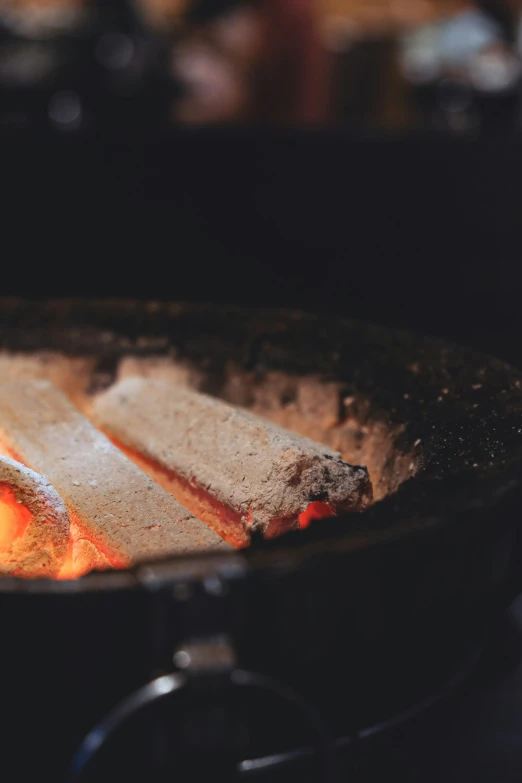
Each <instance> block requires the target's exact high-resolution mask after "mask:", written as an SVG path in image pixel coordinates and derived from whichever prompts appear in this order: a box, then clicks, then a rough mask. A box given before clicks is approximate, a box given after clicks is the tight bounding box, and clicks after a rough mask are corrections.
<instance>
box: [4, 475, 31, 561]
mask: <svg viewBox="0 0 522 783" xmlns="http://www.w3.org/2000/svg"><path fill="white" fill-rule="evenodd" d="M32 516H33V515H32V514H31V512H30V511H29V509H28V508H26V507H25V506H24V505H23V504H22V503H19V502H18V500H17V499H16V496H15V493H14V492H13V490H12V489H11V487H8V486H6V485H1V484H0V552H7V551H8V550H9V549H10V547H11V546H12V544H13V542H14V541H15V539H17V538H20V537H21V536H23V534H24V533H25V530H26V528H27V525H28V524H29V522H30V521H31V519H32Z"/></svg>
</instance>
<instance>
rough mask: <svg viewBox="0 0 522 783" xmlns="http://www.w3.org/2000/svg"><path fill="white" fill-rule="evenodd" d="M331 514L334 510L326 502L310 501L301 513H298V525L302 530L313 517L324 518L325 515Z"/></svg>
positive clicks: (331, 515) (333, 514)
mask: <svg viewBox="0 0 522 783" xmlns="http://www.w3.org/2000/svg"><path fill="white" fill-rule="evenodd" d="M333 516H335V512H334V510H333V508H332V507H331V506H330V505H329V504H328V503H321V502H320V501H318V500H315V501H314V502H313V503H310V505H309V506H308V508H307V509H306V510H305V511H303V513H302V514H299V527H300V528H301V530H304V528H305V527H308V525H309V524H310V522H312V521H313V520H314V519H324V518H325V517H333Z"/></svg>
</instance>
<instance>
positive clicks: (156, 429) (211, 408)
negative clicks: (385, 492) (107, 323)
mask: <svg viewBox="0 0 522 783" xmlns="http://www.w3.org/2000/svg"><path fill="white" fill-rule="evenodd" d="M91 415H92V417H93V420H94V421H95V423H96V424H97V425H98V426H99V427H100V428H101V429H102V430H104V431H105V432H106V433H107V435H108V436H109V437H110V438H111V439H112V440H113V441H114V442H115V443H116V444H117V445H119V446H120V448H122V449H123V450H125V453H127V454H128V456H129V457H130V458H131V459H133V460H134V461H135V462H136V463H137V464H138V465H139V466H140V467H141V468H143V470H145V471H147V472H148V473H149V475H151V476H152V477H153V478H154V479H155V480H156V481H158V483H160V484H161V485H162V486H163V487H164V488H165V489H167V490H169V491H170V492H172V494H173V495H174V496H175V497H176V498H177V499H178V500H179V502H180V503H182V504H183V505H184V506H186V507H187V508H189V509H190V510H191V511H192V512H193V513H194V514H195V515H196V516H197V517H199V518H200V519H202V520H203V521H204V522H206V523H207V524H208V525H210V526H211V527H212V528H213V529H214V530H216V531H217V532H218V533H219V535H221V536H222V537H223V538H224V539H225V540H226V541H228V542H230V543H231V544H232V545H234V546H238V547H241V546H246V545H247V544H248V543H249V540H250V535H251V532H252V531H257V530H260V531H262V533H263V534H264V535H265V536H266V537H273V536H277V535H279V534H280V533H283V532H284V531H286V530H288V529H292V528H295V527H298V526H299V524H301V526H303V527H304V526H306V524H308V522H309V521H310V519H311V518H316V517H321V516H331V515H332V514H335V513H339V512H341V511H346V510H356V511H359V510H361V509H363V508H365V507H366V506H368V505H369V503H370V502H371V500H372V488H371V484H370V480H369V477H368V472H367V470H366V468H362V467H352V466H351V465H348V464H347V463H345V462H343V461H342V459H341V455H340V454H339V453H338V452H335V451H332V450H331V449H329V448H327V447H326V446H322V445H320V444H319V443H315V442H314V441H311V440H308V439H307V438H303V437H301V436H299V435H296V434H295V433H293V432H290V431H289V430H285V429H283V428H281V427H278V426H277V425H275V424H272V423H271V422H268V421H266V420H264V419H262V418H260V417H258V416H256V415H254V414H252V413H250V412H248V411H246V410H243V409H241V408H236V407H234V406H232V405H228V404H227V403H224V402H222V401H220V400H217V399H214V398H212V397H208V396H207V395H203V394H199V393H197V392H194V391H191V390H189V389H186V388H183V387H181V386H174V385H168V384H166V383H162V382H161V381H153V380H146V379H143V378H127V379H125V380H123V381H120V382H119V383H117V384H115V385H114V386H113V387H112V388H111V389H109V390H108V391H107V392H105V393H104V394H102V395H100V396H99V397H98V398H97V399H96V400H95V401H94V403H93V407H92V410H91Z"/></svg>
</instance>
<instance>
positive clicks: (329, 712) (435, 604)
mask: <svg viewBox="0 0 522 783" xmlns="http://www.w3.org/2000/svg"><path fill="white" fill-rule="evenodd" d="M1 305H2V306H1V309H0V348H2V349H9V350H16V351H35V350H41V349H44V348H45V349H50V350H61V351H64V352H66V353H69V354H71V355H78V354H85V353H96V355H97V356H98V357H99V366H98V370H99V373H100V377H101V376H102V375H103V376H104V377H109V378H110V377H111V374H112V373H113V372H114V370H115V368H116V365H117V362H118V361H119V359H120V358H121V356H123V355H125V354H129V353H131V354H140V355H148V354H155V355H157V354H163V353H165V354H167V353H172V352H173V351H175V353H176V355H177V356H178V358H179V359H180V360H181V361H183V362H185V364H186V365H188V366H191V367H193V368H199V369H200V370H201V371H202V372H203V373H204V378H205V381H204V389H206V390H207V391H209V392H211V393H213V394H217V395H225V387H226V382H227V378H226V373H225V368H226V367H227V366H230V364H231V363H232V364H233V365H234V366H235V367H236V368H240V370H242V371H244V372H245V373H249V374H250V376H251V377H253V378H255V379H258V380H261V379H263V377H266V375H267V374H268V373H270V372H272V373H273V372H284V373H286V374H288V375H289V376H300V377H302V376H314V377H319V378H320V379H322V380H323V381H324V382H325V383H326V382H336V383H339V384H340V388H341V389H342V396H343V399H344V398H345V397H353V398H355V399H356V400H357V404H358V405H359V417H360V418H361V420H362V421H363V425H364V422H366V424H367V425H368V426H371V425H374V424H375V423H378V424H379V425H382V426H383V427H386V428H387V431H389V432H390V433H392V435H391V436H390V438H391V443H392V447H393V448H392V450H391V451H390V458H389V460H388V463H387V465H385V467H384V469H383V470H384V472H386V471H388V473H387V475H388V478H390V476H392V477H393V472H394V470H398V468H397V465H399V464H401V465H404V464H405V463H404V460H403V461H402V462H401V459H402V458H403V457H404V458H405V459H406V458H407V460H411V466H412V467H411V477H410V478H406V480H404V481H403V482H402V483H401V484H400V486H399V487H398V489H397V490H396V491H395V492H394V493H393V494H391V495H390V496H388V497H384V498H383V499H382V500H380V501H379V502H378V503H376V504H375V505H374V506H373V507H372V508H371V509H370V510H369V511H368V512H365V513H364V514H352V515H346V516H345V517H342V518H338V519H334V520H325V521H324V520H323V521H321V522H320V523H317V524H314V525H312V526H311V527H310V528H309V529H308V530H306V531H300V532H296V533H292V534H288V535H286V536H284V537H283V538H281V539H279V540H276V541H271V542H264V541H262V542H260V541H256V542H254V544H253V546H252V547H251V548H250V549H249V550H246V551H243V552H241V553H238V554H235V555H231V556H202V557H199V558H190V559H184V558H171V559H168V560H166V561H164V562H160V563H155V564H150V566H140V567H139V568H136V569H134V570H133V571H129V572H110V573H109V572H107V573H103V574H94V575H90V576H87V577H84V578H83V579H80V580H78V581H76V582H47V581H27V580H18V581H17V580H11V579H9V580H5V581H3V582H2V583H1V584H0V617H1V627H2V633H3V636H2V645H1V647H0V665H1V666H2V671H3V672H4V675H5V678H6V681H5V684H4V689H3V699H4V709H5V710H6V714H8V715H9V716H10V721H9V725H8V729H7V732H8V733H7V735H6V734H5V733H4V742H5V748H6V755H7V756H9V757H10V760H11V761H13V762H14V761H17V763H18V765H19V769H20V776H21V779H24V774H26V775H28V774H32V773H33V772H34V770H35V769H36V768H39V769H40V770H42V769H45V770H46V771H50V772H52V774H53V775H54V779H55V780H58V779H61V777H63V775H64V774H65V769H66V767H67V765H68V764H69V762H70V760H71V758H72V756H73V754H74V751H75V749H76V748H77V747H78V746H79V744H80V742H81V740H82V738H83V737H84V736H85V735H87V734H88V732H89V731H90V730H91V729H92V728H93V727H94V726H95V725H96V724H97V723H98V722H99V721H101V720H103V718H104V716H106V715H107V714H109V713H110V712H111V710H113V709H114V707H115V705H117V704H120V703H121V702H122V700H126V699H127V700H129V699H130V702H125V703H126V704H127V707H128V705H129V704H130V705H131V707H132V705H134V707H136V705H138V706H139V705H140V704H141V705H142V706H143V704H145V702H147V698H149V697H150V696H151V693H153V691H150V690H149V691H147V692H146V693H145V691H143V690H140V689H143V688H144V686H147V683H149V682H150V681H152V680H153V679H154V678H155V677H160V676H164V677H167V678H168V677H170V678H171V679H170V680H168V681H167V680H164V681H162V682H163V686H164V687H165V689H166V690H165V694H167V692H168V693H170V692H171V691H169V690H168V689H169V687H170V688H171V689H172V692H173V691H175V690H177V686H176V687H174V686H175V683H176V682H178V681H177V680H175V678H176V677H178V678H179V677H181V674H180V671H181V670H183V668H184V666H185V667H186V665H187V661H189V662H190V660H191V656H190V654H189V652H187V650H189V651H190V650H192V653H193V655H192V660H193V661H199V664H198V665H197V666H193V667H192V670H190V667H189V671H188V673H187V672H185V674H183V677H187V678H188V681H190V683H191V684H192V686H191V687H193V688H196V690H197V692H198V693H199V694H200V695H201V692H202V691H201V688H200V685H197V686H196V685H195V684H194V683H196V681H197V682H198V683H200V681H201V680H202V678H201V676H195V675H196V674H197V675H205V676H207V675H208V674H209V672H211V673H212V674H216V672H217V673H220V676H224V673H227V675H226V676H227V677H228V674H230V671H232V672H235V674H234V676H235V677H236V685H238V684H239V685H241V684H242V685H243V686H245V687H244V688H243V690H244V691H245V692H246V691H248V690H249V689H250V690H252V692H254V691H256V690H258V691H263V692H264V691H266V692H267V693H271V694H272V696H273V703H272V702H271V701H270V698H269V697H267V698H268V702H267V704H268V706H267V705H265V706H264V707H263V706H260V707H259V708H258V710H257V712H256V717H255V718H252V719H253V720H254V722H255V721H256V720H257V721H260V720H261V718H260V716H263V726H264V728H265V729H266V727H267V724H270V726H271V731H270V732H268V734H269V735H270V737H269V738H268V739H267V747H262V748H261V747H257V746H256V752H258V753H266V752H269V751H274V752H275V750H277V749H278V748H279V749H281V746H288V743H290V742H293V741H294V740H295V737H294V738H292V736H291V735H292V731H293V730H294V729H295V730H297V729H296V726H300V725H301V723H300V721H301V722H302V721H304V724H306V725H308V726H309V728H308V729H307V730H309V732H310V734H311V737H310V740H309V741H310V742H311V743H312V744H313V743H314V742H317V744H318V745H319V746H320V748H321V749H322V750H323V751H324V753H325V754H326V756H327V748H326V744H325V740H324V737H325V735H326V734H328V735H329V736H340V735H342V734H347V733H348V734H349V733H353V732H357V731H359V732H360V731H362V730H364V729H365V727H367V726H369V725H372V723H375V722H378V721H381V720H385V719H386V718H387V716H389V715H390V714H393V713H396V712H397V711H399V710H401V709H405V708H406V707H407V706H408V705H409V704H411V702H412V701H413V700H414V699H418V698H420V697H422V696H423V694H424V692H425V691H427V690H428V689H429V688H431V687H433V686H434V684H435V683H436V681H438V680H439V679H440V680H443V679H444V678H447V677H448V676H449V675H450V674H451V672H452V670H453V669H452V667H454V666H455V665H456V662H458V661H459V660H461V659H462V658H464V657H465V656H466V655H467V653H468V651H469V648H470V645H472V644H474V643H476V640H477V639H478V638H480V635H481V634H482V633H483V632H485V631H486V630H487V628H488V626H489V624H490V622H491V621H492V620H493V618H494V617H495V616H496V615H497V613H498V612H499V611H500V610H501V609H502V608H503V607H505V606H507V604H508V603H509V602H510V601H511V600H512V598H513V597H514V596H515V595H516V594H517V593H518V592H519V590H520V589H521V583H520V573H521V562H520V560H521V553H522V548H521V547H522V543H521V537H520V530H521V525H520V500H521V497H522V495H521V480H522V375H521V374H520V373H519V372H518V371H516V370H515V369H513V368H512V367H510V366H508V365H506V364H504V363H502V362H500V361H497V360H495V359H492V358H490V357H487V356H483V355H480V354H478V353H475V352H472V351H470V350H468V349H466V348H462V347H458V346H455V345H452V344H450V343H446V342H442V341H437V340H434V339H428V338H425V337H422V336H418V335H412V334H409V333H406V332H400V331H394V330H387V329H383V328H378V327H374V326H371V325H368V324H365V323H360V322H351V321H347V320H342V319H339V318H336V317H327V316H314V315H309V314H308V315H305V314H302V313H297V312H288V311H252V310H247V309H241V308H228V307H227V308H225V307H216V306H210V305H196V304H168V303H153V302H144V301H126V300H114V301H108V300H102V301H94V300H82V299H76V300H60V301H49V300H47V301H27V300H14V299H9V300H2V302H1ZM401 469H402V468H401ZM403 478H404V476H403ZM216 639H217V640H218V642H216ZM195 641H196V642H197V644H196V647H194V643H195ZM198 644H199V645H200V646H199V647H198V646H197V645H198ZM191 645H192V647H191ZM176 650H177V651H178V653H179V652H180V651H181V653H182V654H181V657H180V656H179V654H178V656H177V657H176ZM194 650H196V653H195V654H194ZM173 656H174V657H173ZM198 656H199V657H198ZM238 667H240V669H241V671H242V672H243V675H241V674H237V671H238ZM245 671H246V672H249V674H248V676H247V675H246V674H244V672H245ZM176 672H177V673H176ZM205 676H203V681H205V682H206V680H205ZM242 676H243V678H244V679H243V680H242V681H241V677H242ZM173 677H174V679H172V678H173ZM248 677H250V679H248ZM245 678H246V679H245ZM256 678H257V679H256ZM263 678H264V679H263ZM267 678H271V679H267ZM275 681H277V683H278V684H277V685H273V684H274V682H275ZM169 682H170V685H169V684H168V683H169ZM227 682H228V680H227ZM163 686H162V685H161V683H160V685H159V686H157V687H158V688H159V689H160V691H161V687H163ZM250 686H251V687H250ZM272 686H273V690H272V691H271V690H270V688H272ZM285 689H291V690H285ZM211 690H212V689H211ZM232 690H234V689H232ZM236 690H238V689H237V688H236ZM239 690H241V688H239ZM133 693H134V696H132V694H133ZM136 693H138V694H140V693H141V696H138V697H136ZM154 693H156V692H155V691H154ZM212 693H214V695H215V691H212ZM226 693H228V690H227V691H226ZM147 694H148V696H147ZM165 694H164V695H165ZM290 694H292V695H290ZM156 695H157V693H156ZM294 697H295V699H297V701H295V699H294ZM133 698H134V699H136V698H137V699H138V701H137V702H136V701H132V699H133ZM140 698H142V699H144V700H145V701H144V702H143V703H142V702H140ZM176 698H177V697H176ZM227 698H228V697H227ZM278 699H279V700H280V701H281V702H285V703H288V704H289V705H290V706H289V707H288V709H290V712H291V711H292V709H294V710H295V709H297V712H298V713H299V718H298V719H297V718H296V719H295V721H294V720H293V719H291V718H290V717H289V718H288V719H287V718H286V717H285V719H284V726H285V730H284V731H283V729H281V727H280V726H279V722H278V721H279V719H280V718H281V715H282V714H283V713H284V710H283V708H281V714H280V715H279V718H278V714H279V712H280V710H279V707H278ZM292 699H294V701H292ZM152 700H154V699H152ZM176 703H177V702H176ZM216 703H217V704H219V705H220V707H219V709H223V704H224V703H226V704H228V702H227V701H226V699H225V700H224V701H223V698H221V697H220V698H219V699H217V702H216ZM184 704H185V703H184ZM51 705H52V710H53V714H54V715H55V716H57V717H55V718H54V720H53V721H50V719H49V710H50V708H51ZM299 705H300V706H299ZM303 705H304V706H303ZM178 706H179V709H181V701H180V702H179V705H178ZM134 707H132V709H131V708H130V707H129V709H130V711H131V712H132V711H133V709H134ZM125 709H126V708H125ZM125 709H123V712H121V713H118V715H120V718H122V716H123V717H125V715H127V714H126V713H125ZM136 709H137V707H136ZM184 709H188V707H187V705H186V704H185V707H184ZM285 709H286V707H285ZM307 710H308V712H307ZM225 712H226V710H225ZM183 714H184V715H186V712H185V713H183ZM220 714H222V713H220ZM223 714H224V713H223ZM285 715H286V713H285ZM303 715H304V716H305V717H304V718H303ZM307 715H308V717H309V718H310V720H308V723H307V720H306V716H307ZM311 716H322V721H323V722H322V723H321V724H320V728H318V727H319V723H317V722H315V723H314V721H315V717H311ZM127 717H128V715H127ZM251 717H252V716H251ZM122 719H123V718H122ZM125 720H126V718H125ZM155 720H156V718H155ZM223 721H224V718H223V720H221V722H220V721H219V720H218V724H219V725H221V726H223V725H224V723H223ZM117 722H118V721H116V723H117ZM225 723H226V721H225ZM153 724H154V725H155V726H156V725H157V724H156V723H154V721H153ZM325 724H327V725H326V728H325ZM103 725H104V726H105V729H104V730H107V731H108V729H107V724H103ZM147 725H148V724H147ZM151 725H152V724H151ZM181 725H182V723H179V722H178V723H177V724H176V726H177V729H176V732H177V733H175V737H174V735H172V737H171V739H170V740H169V742H167V744H166V746H164V747H167V746H168V748H170V749H172V748H173V747H175V748H179V746H180V743H181V744H183V738H182V734H180V731H181V729H180V726H181ZM277 726H279V728H280V729H281V730H280V732H279V733H278V731H277V730H276V727H277ZM120 728H121V727H120ZM118 730H120V729H118ZM323 730H324V731H323ZM129 731H130V729H129ZM141 731H142V730H140V732H141ZM213 731H214V729H212V728H209V727H208V725H207V730H206V733H205V731H202V733H201V734H200V739H201V737H203V736H205V737H206V738H207V739H208V736H210V735H211V734H212V733H213ZM108 733H109V734H110V733H111V732H110V731H109V732H108ZM116 733H117V732H116ZM262 733H263V732H261V731H258V732H257V734H256V736H260V735H261V734H262ZM160 734H161V732H159V734H158V732H156V733H154V737H153V738H152V739H151V738H150V737H149V738H148V739H147V740H145V739H143V737H144V734H143V733H138V734H136V733H135V734H134V735H133V734H132V733H131V735H129V736H131V737H132V738H133V739H131V740H129V737H127V740H126V741H125V743H124V744H125V747H126V748H127V753H126V754H125V759H126V761H123V760H122V758H121V757H118V758H119V761H118V764H119V765H120V766H119V767H118V769H119V770H120V771H122V770H123V771H125V770H127V767H126V766H125V764H131V770H136V769H139V763H138V761H136V760H132V759H133V755H132V754H129V752H128V750H129V748H134V747H135V746H137V745H140V747H142V748H145V747H146V748H149V750H150V748H151V747H154V748H155V750H154V752H152V751H150V752H151V753H152V755H153V756H154V758H155V759H156V761H157V759H158V758H159V756H161V754H159V756H158V751H157V748H158V745H157V743H158V736H160ZM96 736H98V737H99V735H96ZM162 736H163V735H162ZM28 738H30V739H31V749H32V750H31V752H30V753H27V752H24V748H25V747H26V742H27V739H28ZM91 740H92V737H91ZM134 740H136V741H134ZM93 741H94V740H92V742H93ZM92 742H91V745H90V746H89V745H87V746H86V747H85V748H84V754H83V756H81V757H79V758H80V760H79V761H78V758H77V768H75V769H76V771H77V772H78V774H80V772H81V773H82V774H83V773H84V772H85V769H84V767H83V766H82V764H83V763H84V762H85V759H86V758H90V757H89V753H90V754H91V755H92V754H93V753H94V751H95V750H96V747H94V746H95V744H96V743H95V742H94V745H92ZM245 742H246V741H245ZM147 743H148V744H147ZM150 743H152V745H151V744H150ZM271 743H272V744H271ZM224 744H225V745H226V744H227V743H224ZM247 745H248V743H246V744H245V746H244V747H243V746H241V747H242V749H241V748H239V747H236V748H235V749H234V751H233V752H232V751H231V754H232V756H234V758H235V759H236V760H239V759H241V758H242V755H241V754H242V752H243V751H244V750H245V748H246V746H247ZM254 745H255V743H254ZM89 748H90V750H89ZM248 752H250V751H248ZM252 752H253V751H252ZM143 753H144V758H145V756H146V757H147V759H148V760H149V761H148V762H147V763H149V764H150V754H149V755H147V753H149V751H147V752H145V751H143ZM94 755H96V753H94ZM102 755H103V754H102ZM167 755H168V756H169V758H170V751H169V753H168V754H167ZM211 757H212V758H213V756H212V754H209V755H207V756H205V758H206V759H207V762H206V763H209V762H208V759H209V758H211ZM108 758H110V756H109V757H108ZM162 758H164V757H162ZM129 759H131V760H129ZM93 763H94V762H93ZM115 763H116V762H115V761H114V758H113V759H112V764H113V766H112V767H111V765H110V764H108V766H107V767H106V771H108V772H109V773H110V774H113V773H114V769H115V767H114V764H115ZM143 763H145V762H143ZM157 763H158V765H159V767H161V764H160V762H159V761H157ZM169 763H170V762H169ZM213 763H214V762H213ZM227 763H228V762H227ZM133 765H134V766H133ZM174 766H176V765H174ZM159 767H158V768H159ZM147 769H149V772H150V769H151V768H150V766H149V767H148V768H147ZM169 769H170V767H169ZM245 769H246V768H245V767H244V768H243V771H244V770H245ZM123 771H122V774H123ZM85 774H87V773H85ZM96 779H97V780H100V779H103V774H102V772H100V770H98V772H97V777H96ZM150 779H152V777H151V778H150ZM303 779H304V778H303Z"/></svg>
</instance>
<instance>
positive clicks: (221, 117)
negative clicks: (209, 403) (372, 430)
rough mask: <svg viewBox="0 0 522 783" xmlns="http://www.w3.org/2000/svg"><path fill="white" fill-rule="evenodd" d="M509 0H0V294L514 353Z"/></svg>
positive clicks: (517, 199)
mask: <svg viewBox="0 0 522 783" xmlns="http://www.w3.org/2000/svg"><path fill="white" fill-rule="evenodd" d="M521 13H522V9H521V8H520V7H519V3H518V2H515V1H514V0H513V1H512V0H505V2H498V3H492V2H480V3H479V2H474V3H472V2H446V1H445V0H444V1H443V0H396V2H392V0H371V1H370V0H364V2H363V0H355V1H354V0H316V2H315V3H313V2H312V0H310V1H309V2H308V0H307V1H306V2H305V0H186V2H181V0H135V2H130V1H129V2H127V0H112V1H111V0H104V1H103V2H102V0H99V1H98V2H95V0H83V1H82V0H38V1H36V0H33V1H32V2H31V1H30V0H3V3H2V5H1V7H0V183H1V192H2V198H1V202H0V203H1V209H2V221H1V223H0V225H1V230H2V237H3V242H2V248H1V256H0V257H1V259H2V273H1V281H2V284H1V286H0V291H1V293H2V294H16V295H27V296H34V297H36V296H53V295H55V296H61V295H70V296H97V297H101V296H140V297H151V298H162V299H197V300H207V301H212V302H222V303H228V302H232V303H241V304H244V305H246V306H270V307H283V306H288V307H300V308H305V309H313V310H322V311H327V312H335V313H340V314H344V315H349V316H354V317H357V318H365V319H368V320H372V321H377V322H380V323H384V324H389V325H394V326H404V327H407V328H410V329H416V330H422V331H425V332H428V333H432V334H438V335H441V336H445V337H449V338H452V339H455V340H459V341H461V342H462V341H464V342H467V343H472V344H474V345H476V346H477V347H479V348H482V349H484V350H488V351H491V352H493V353H496V354H497V355H499V356H501V357H503V358H506V359H507V360H510V361H513V362H515V363H518V364H520V365H521V366H522V340H521V337H522V316H521V315H520V311H521V304H520V302H521V299H522V258H521V249H522V210H521V207H522V192H521V191H522V188H521V184H520V180H521V176H522V125H521V120H522V112H521V106H522V103H521V97H522V92H521V87H522V80H521V63H522V59H521V57H522V32H521V31H522V26H521V24H520V22H521V19H522V16H521Z"/></svg>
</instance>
